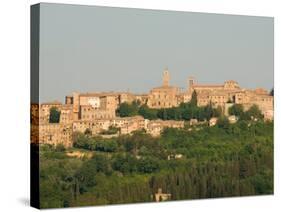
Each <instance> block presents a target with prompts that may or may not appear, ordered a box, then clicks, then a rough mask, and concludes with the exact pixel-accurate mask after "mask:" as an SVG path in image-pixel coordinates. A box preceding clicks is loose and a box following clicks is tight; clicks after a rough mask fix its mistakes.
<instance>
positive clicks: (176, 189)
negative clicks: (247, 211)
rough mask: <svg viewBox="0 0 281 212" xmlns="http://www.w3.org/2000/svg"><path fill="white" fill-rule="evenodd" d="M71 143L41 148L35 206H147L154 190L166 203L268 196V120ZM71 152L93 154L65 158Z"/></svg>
mask: <svg viewBox="0 0 281 212" xmlns="http://www.w3.org/2000/svg"><path fill="white" fill-rule="evenodd" d="M222 123H223V120H222ZM74 142H75V143H74V145H75V147H74V148H73V149H67V150H64V149H63V148H61V147H57V148H54V147H51V146H46V145H43V146H41V149H40V200H41V207H43V208H46V207H68V206H81V205H100V204H117V203H131V202H147V201H154V200H153V198H152V197H151V195H153V194H155V193H156V192H157V189H158V188H162V190H163V192H167V193H170V194H171V199H172V200H180V199H195V198H214V197H228V196H245V195H259V194H272V193H273V123H265V122H261V121H245V120H242V121H239V122H237V123H236V124H229V123H227V124H221V125H217V126H215V127H206V126H201V127H200V129H199V128H196V127H193V129H192V130H189V129H188V128H184V129H171V128H167V129H165V130H164V132H163V133H162V135H161V137H158V138H153V137H151V136H150V135H148V134H145V133H143V132H136V133H134V134H133V135H131V136H129V135H128V136H120V137H116V138H110V139H104V138H101V137H91V136H90V135H89V134H86V135H85V134H76V135H75V138H74ZM75 151H78V152H82V153H91V154H93V155H92V157H86V156H85V157H81V158H78V157H69V156H67V153H68V152H75ZM173 155H181V156H182V157H180V158H178V159H174V157H169V156H173ZM168 157H169V158H171V159H170V160H168Z"/></svg>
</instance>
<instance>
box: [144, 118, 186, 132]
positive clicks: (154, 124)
mask: <svg viewBox="0 0 281 212" xmlns="http://www.w3.org/2000/svg"><path fill="white" fill-rule="evenodd" d="M183 127H184V121H174V120H161V119H158V120H151V121H149V122H148V124H147V128H146V131H147V133H149V134H151V135H152V136H160V135H161V132H162V131H163V129H164V128H183Z"/></svg>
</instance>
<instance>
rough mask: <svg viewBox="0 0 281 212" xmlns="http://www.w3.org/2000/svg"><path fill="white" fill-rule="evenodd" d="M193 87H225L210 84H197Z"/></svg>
mask: <svg viewBox="0 0 281 212" xmlns="http://www.w3.org/2000/svg"><path fill="white" fill-rule="evenodd" d="M193 87H197V88H198V87H203V88H206V87H212V88H213V87H224V85H208V84H206V85H200V84H195V85H193Z"/></svg>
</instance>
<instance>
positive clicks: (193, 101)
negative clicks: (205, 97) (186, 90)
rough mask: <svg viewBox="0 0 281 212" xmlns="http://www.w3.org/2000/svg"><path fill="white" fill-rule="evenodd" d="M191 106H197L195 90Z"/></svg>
mask: <svg viewBox="0 0 281 212" xmlns="http://www.w3.org/2000/svg"><path fill="white" fill-rule="evenodd" d="M190 105H192V106H197V93H196V91H195V90H194V91H193V93H192V96H191V100H190Z"/></svg>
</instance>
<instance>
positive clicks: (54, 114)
mask: <svg viewBox="0 0 281 212" xmlns="http://www.w3.org/2000/svg"><path fill="white" fill-rule="evenodd" d="M49 122H50V123H59V122H60V111H59V110H58V109H57V108H56V107H52V108H51V109H50V118H49Z"/></svg>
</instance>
